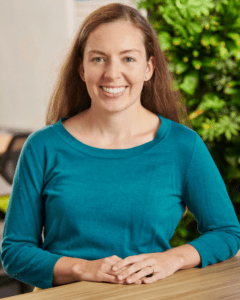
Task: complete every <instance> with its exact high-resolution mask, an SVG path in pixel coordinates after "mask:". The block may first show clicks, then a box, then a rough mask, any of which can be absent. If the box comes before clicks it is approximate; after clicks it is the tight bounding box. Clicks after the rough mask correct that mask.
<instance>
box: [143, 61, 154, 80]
mask: <svg viewBox="0 0 240 300" xmlns="http://www.w3.org/2000/svg"><path fill="white" fill-rule="evenodd" d="M155 68H156V59H155V57H154V56H151V57H150V59H149V61H148V63H147V69H146V73H145V80H146V81H148V80H149V79H151V77H152V75H153V72H154V70H155Z"/></svg>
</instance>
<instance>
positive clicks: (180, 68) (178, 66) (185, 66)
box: [176, 62, 189, 74]
mask: <svg viewBox="0 0 240 300" xmlns="http://www.w3.org/2000/svg"><path fill="white" fill-rule="evenodd" d="M188 68H189V64H185V63H184V62H179V63H177V64H176V73H177V74H181V73H183V72H185V71H186V70H187V69H188Z"/></svg>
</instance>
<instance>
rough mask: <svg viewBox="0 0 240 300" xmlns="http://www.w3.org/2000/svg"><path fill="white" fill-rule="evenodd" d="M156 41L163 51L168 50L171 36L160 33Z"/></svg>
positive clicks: (166, 33)
mask: <svg viewBox="0 0 240 300" xmlns="http://www.w3.org/2000/svg"><path fill="white" fill-rule="evenodd" d="M158 40H159V43H160V46H161V49H162V50H163V51H165V50H168V49H169V48H170V47H171V45H172V44H171V35H170V34H169V33H168V32H166V31H163V32H160V33H159V35H158Z"/></svg>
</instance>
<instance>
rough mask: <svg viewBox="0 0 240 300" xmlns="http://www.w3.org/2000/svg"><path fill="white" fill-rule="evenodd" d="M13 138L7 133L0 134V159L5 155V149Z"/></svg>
mask: <svg viewBox="0 0 240 300" xmlns="http://www.w3.org/2000/svg"><path fill="white" fill-rule="evenodd" d="M12 138H13V135H12V134H9V133H0V157H1V156H2V155H3V154H4V153H5V151H6V150H7V147H8V145H9V143H10V141H11V139H12Z"/></svg>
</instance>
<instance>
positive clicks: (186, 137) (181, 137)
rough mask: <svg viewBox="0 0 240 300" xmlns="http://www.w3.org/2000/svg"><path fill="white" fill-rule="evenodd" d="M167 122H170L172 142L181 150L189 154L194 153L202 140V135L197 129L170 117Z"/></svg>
mask: <svg viewBox="0 0 240 300" xmlns="http://www.w3.org/2000/svg"><path fill="white" fill-rule="evenodd" d="M167 122H168V123H169V137H170V140H171V143H173V144H174V145H175V146H176V148H177V149H178V150H179V151H181V152H184V153H188V154H191V153H193V151H194V148H195V146H196V144H197V143H198V142H199V141H202V138H201V137H200V135H199V134H198V133H197V132H196V131H195V130H193V129H191V128H189V127H187V126H186V125H183V124H181V123H177V122H175V121H173V120H169V119H167ZM202 142H203V141H202Z"/></svg>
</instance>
